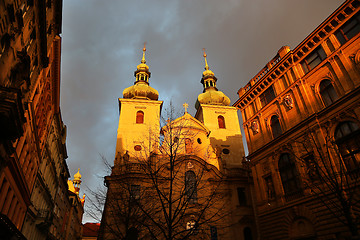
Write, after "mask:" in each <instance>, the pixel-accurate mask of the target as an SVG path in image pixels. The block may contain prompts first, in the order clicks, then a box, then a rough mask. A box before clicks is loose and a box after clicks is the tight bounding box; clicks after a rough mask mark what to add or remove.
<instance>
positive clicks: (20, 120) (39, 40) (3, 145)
mask: <svg viewBox="0 0 360 240" xmlns="http://www.w3.org/2000/svg"><path fill="white" fill-rule="evenodd" d="M61 22H62V1H61V0H48V1H45V0H41V1H33V0H30V1H25V0H5V1H1V3H0V60H1V61H0V96H1V97H0V125H1V134H0V212H1V214H0V239H24V238H25V237H26V238H27V239H47V238H51V239H65V238H62V237H60V235H61V232H62V229H61V224H63V222H61V221H60V220H59V219H58V218H57V216H58V215H61V214H59V209H60V211H61V212H66V211H68V210H69V209H70V200H69V197H68V196H69V194H68V186H67V182H66V181H67V178H68V177H69V170H68V167H67V164H66V162H65V159H66V158H67V152H66V146H65V141H66V127H65V125H64V123H63V122H62V118H61V112H60V107H59V102H60V60H61V37H60V33H61V24H62V23H61ZM64 193H65V195H64ZM59 198H60V199H63V202H59V200H58V199H59Z"/></svg>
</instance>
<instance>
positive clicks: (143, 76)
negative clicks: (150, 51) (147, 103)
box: [123, 44, 159, 100]
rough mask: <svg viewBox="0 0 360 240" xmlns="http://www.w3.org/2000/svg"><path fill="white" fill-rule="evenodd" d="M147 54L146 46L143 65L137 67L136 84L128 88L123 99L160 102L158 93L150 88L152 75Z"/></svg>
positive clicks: (142, 60)
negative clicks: (146, 58)
mask: <svg viewBox="0 0 360 240" xmlns="http://www.w3.org/2000/svg"><path fill="white" fill-rule="evenodd" d="M145 52H146V45H145V44H144V48H143V56H142V59H141V63H140V64H139V65H138V66H137V68H136V71H135V72H134V76H135V83H134V85H133V86H131V87H128V88H126V89H125V90H124V91H123V98H135V99H149V100H158V98H159V93H158V91H157V90H155V89H154V88H152V87H150V86H149V79H150V77H151V73H150V71H149V66H148V65H146V60H145Z"/></svg>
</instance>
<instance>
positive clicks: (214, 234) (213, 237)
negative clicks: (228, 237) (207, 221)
mask: <svg viewBox="0 0 360 240" xmlns="http://www.w3.org/2000/svg"><path fill="white" fill-rule="evenodd" d="M210 237H211V240H218V235H217V228H216V227H215V226H210Z"/></svg>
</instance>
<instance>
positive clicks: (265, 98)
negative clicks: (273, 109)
mask: <svg viewBox="0 0 360 240" xmlns="http://www.w3.org/2000/svg"><path fill="white" fill-rule="evenodd" d="M275 97H276V96H275V91H274V87H273V85H271V86H270V87H269V88H268V89H266V90H265V91H264V92H263V93H262V94H261V95H260V102H261V107H265V106H266V105H267V104H268V103H270V102H271V101H272V100H274V99H275Z"/></svg>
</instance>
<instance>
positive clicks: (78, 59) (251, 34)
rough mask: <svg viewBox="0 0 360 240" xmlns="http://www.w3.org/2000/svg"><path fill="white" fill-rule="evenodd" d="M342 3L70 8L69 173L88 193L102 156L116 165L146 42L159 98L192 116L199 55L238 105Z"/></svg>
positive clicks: (275, 0)
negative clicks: (275, 61)
mask: <svg viewBox="0 0 360 240" xmlns="http://www.w3.org/2000/svg"><path fill="white" fill-rule="evenodd" d="M342 2H343V1H342V0H301V1H299V0H129V1H126V0H121V1H120V0H63V30H62V72H61V111H62V118H63V121H64V123H65V124H66V125H67V128H68V129H67V130H68V134H67V150H68V156H69V158H68V159H67V163H68V165H69V170H70V174H71V175H72V176H73V175H74V174H75V173H76V171H77V169H78V168H80V173H81V174H82V181H83V185H82V186H83V187H82V190H83V191H84V190H85V192H86V186H89V187H91V188H94V187H96V186H97V185H98V184H101V183H102V180H101V179H100V178H99V177H98V176H101V175H103V173H102V171H101V170H100V169H101V168H102V162H101V158H100V156H99V154H102V155H104V156H105V157H106V158H107V159H108V161H110V162H113V160H114V155H115V142H116V131H117V127H118V116H119V111H118V100H117V99H118V98H119V97H122V92H123V90H124V89H125V88H126V87H129V86H131V85H133V83H134V71H135V70H136V66H137V65H138V64H139V63H140V60H141V57H142V48H143V43H144V42H145V41H146V42H147V52H146V60H147V64H148V66H149V67H150V71H151V73H152V74H151V78H150V85H151V86H152V87H153V88H155V89H157V90H158V91H159V100H163V101H165V102H164V106H166V105H168V103H169V101H170V100H172V102H173V104H174V105H175V107H176V108H178V109H179V110H181V108H182V104H183V103H185V102H187V103H188V104H189V105H190V107H189V112H190V113H191V114H193V115H194V113H195V108H194V104H195V101H196V98H197V96H198V95H199V94H200V93H201V92H202V90H203V88H202V85H201V83H200V79H201V75H202V72H203V71H204V59H203V57H202V48H206V52H207V55H208V63H209V66H210V69H211V70H212V71H213V72H214V73H215V76H216V77H217V78H218V82H217V87H218V89H219V90H221V91H223V92H224V93H225V94H226V95H227V96H228V97H229V98H230V99H231V103H234V102H235V101H236V100H237V98H238V96H237V90H238V89H239V88H241V87H244V86H245V84H246V83H248V81H249V80H250V79H251V78H252V77H253V76H254V75H256V74H257V73H258V72H259V71H260V70H261V69H262V68H263V67H264V66H265V64H266V63H267V62H268V61H269V60H271V59H272V58H273V57H274V56H275V55H276V53H277V51H278V50H279V49H280V48H281V47H282V46H284V45H288V46H290V48H291V49H294V48H295V47H296V46H297V45H298V44H299V43H300V42H301V41H302V40H303V39H304V38H305V37H306V36H307V35H309V34H310V33H311V32H312V31H313V30H314V29H315V28H316V27H317V26H318V25H320V23H321V22H322V21H324V20H325V19H326V18H327V17H328V16H329V15H330V14H331V13H332V12H333V11H334V10H335V9H336V8H337V7H338V6H340V4H341V3H342ZM88 219H89V218H85V221H87V220H88Z"/></svg>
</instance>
